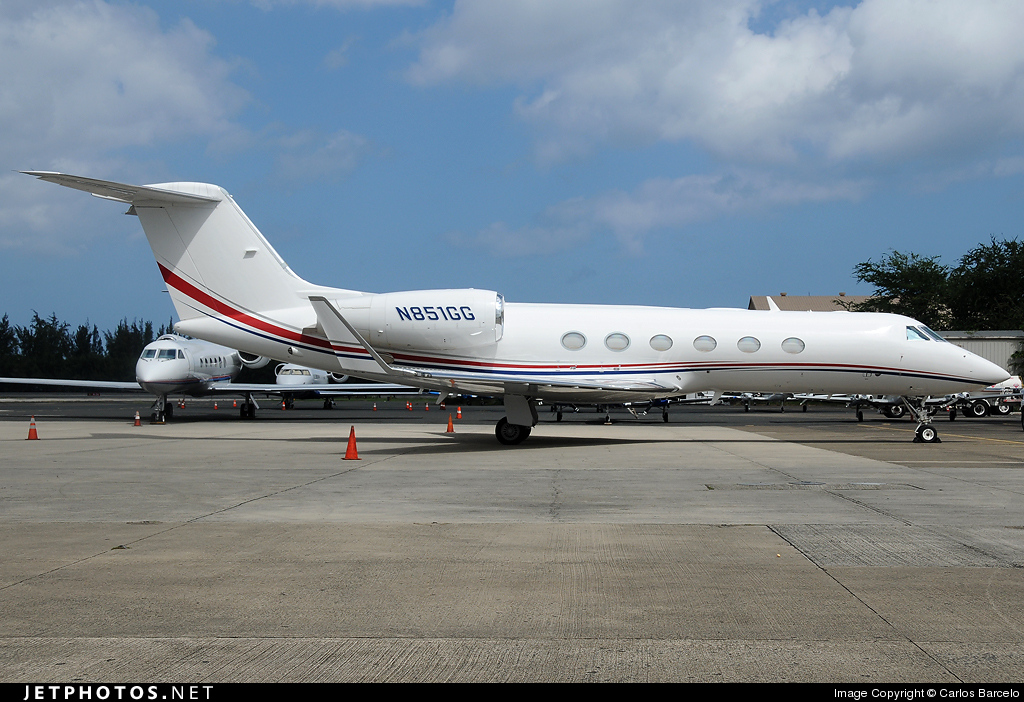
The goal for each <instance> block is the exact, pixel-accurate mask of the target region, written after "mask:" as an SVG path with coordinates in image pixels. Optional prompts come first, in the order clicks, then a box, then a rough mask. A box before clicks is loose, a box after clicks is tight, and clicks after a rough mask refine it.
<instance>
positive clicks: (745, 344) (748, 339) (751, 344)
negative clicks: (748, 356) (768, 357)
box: [736, 336, 761, 353]
mask: <svg viewBox="0 0 1024 702" xmlns="http://www.w3.org/2000/svg"><path fill="white" fill-rule="evenodd" d="M736 348H738V349H739V350H740V351H742V352H743V353H754V352H755V351H757V350H758V349H759V348H761V342H760V341H758V340H757V339H755V338H754V337H752V336H745V337H743V338H742V339H740V340H739V341H737V342H736Z"/></svg>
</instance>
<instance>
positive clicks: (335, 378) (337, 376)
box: [327, 373, 348, 383]
mask: <svg viewBox="0 0 1024 702" xmlns="http://www.w3.org/2000/svg"><path fill="white" fill-rule="evenodd" d="M327 377H328V378H329V379H330V381H331V382H332V383H344V382H345V381H347V380H348V376H347V375H342V374H341V373H328V374H327Z"/></svg>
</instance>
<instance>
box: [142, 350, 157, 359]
mask: <svg viewBox="0 0 1024 702" xmlns="http://www.w3.org/2000/svg"><path fill="white" fill-rule="evenodd" d="M142 357H143V358H156V349H146V350H145V351H143V352H142Z"/></svg>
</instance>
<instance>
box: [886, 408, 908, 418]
mask: <svg viewBox="0 0 1024 702" xmlns="http://www.w3.org/2000/svg"><path fill="white" fill-rule="evenodd" d="M883 411H884V412H885V416H886V417H888V418H889V419H899V418H900V417H902V416H903V415H905V414H906V413H907V408H906V407H904V406H903V405H886V406H885V410H883Z"/></svg>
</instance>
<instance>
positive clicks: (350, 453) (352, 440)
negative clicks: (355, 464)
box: [342, 427, 359, 461]
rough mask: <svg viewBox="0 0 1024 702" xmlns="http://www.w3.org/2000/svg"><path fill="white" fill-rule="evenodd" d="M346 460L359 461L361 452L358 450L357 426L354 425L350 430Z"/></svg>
mask: <svg viewBox="0 0 1024 702" xmlns="http://www.w3.org/2000/svg"><path fill="white" fill-rule="evenodd" d="M342 460H344V461H358V460H359V454H358V453H357V452H356V428H355V427H352V428H351V429H349V431H348V448H347V449H345V458H343V459H342Z"/></svg>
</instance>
